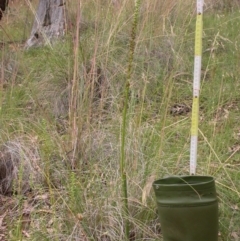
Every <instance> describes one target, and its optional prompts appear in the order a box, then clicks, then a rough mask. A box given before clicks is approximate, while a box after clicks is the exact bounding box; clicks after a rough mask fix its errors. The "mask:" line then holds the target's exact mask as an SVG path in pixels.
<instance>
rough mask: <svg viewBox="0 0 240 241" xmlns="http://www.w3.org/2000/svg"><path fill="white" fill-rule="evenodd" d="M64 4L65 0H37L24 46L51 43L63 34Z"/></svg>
mask: <svg viewBox="0 0 240 241" xmlns="http://www.w3.org/2000/svg"><path fill="white" fill-rule="evenodd" d="M0 1H1V0H0ZM65 4H66V1H65V0H39V5H38V9H37V12H36V13H35V21H34V24H33V28H32V31H31V35H30V37H29V39H28V40H27V42H26V44H25V48H30V47H33V46H34V47H36V46H41V45H51V43H52V41H53V40H55V39H57V38H59V37H62V36H64V34H65Z"/></svg>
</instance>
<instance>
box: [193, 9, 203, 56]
mask: <svg viewBox="0 0 240 241" xmlns="http://www.w3.org/2000/svg"><path fill="white" fill-rule="evenodd" d="M202 32H203V18H202V14H200V13H199V14H198V15H197V21H196V32H195V55H197V56H201V55H202Z"/></svg>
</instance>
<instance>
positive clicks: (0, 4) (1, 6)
mask: <svg viewBox="0 0 240 241" xmlns="http://www.w3.org/2000/svg"><path fill="white" fill-rule="evenodd" d="M7 5H8V0H0V20H1V19H2V16H3V12H4V11H5V9H6V7H7Z"/></svg>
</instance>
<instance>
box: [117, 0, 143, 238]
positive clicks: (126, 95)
mask: <svg viewBox="0 0 240 241" xmlns="http://www.w3.org/2000/svg"><path fill="white" fill-rule="evenodd" d="M139 6H140V0H136V1H135V10H134V19H133V24H132V32H131V39H130V46H129V57H128V69H127V77H126V83H125V89H124V106H123V112H122V129H121V160H120V172H121V180H122V191H123V198H124V208H123V211H124V212H123V213H124V217H125V220H124V221H125V235H126V238H127V239H129V237H130V235H129V234H130V223H129V219H128V217H129V208H128V191H127V190H128V189H127V175H126V159H125V144H126V132H127V112H128V103H129V97H130V80H131V76H132V66H133V57H134V51H135V46H136V32H137V24H138V15H139Z"/></svg>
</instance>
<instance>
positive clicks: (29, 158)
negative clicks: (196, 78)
mask: <svg viewBox="0 0 240 241" xmlns="http://www.w3.org/2000/svg"><path fill="white" fill-rule="evenodd" d="M36 3H37V1H32V2H30V1H25V2H24V1H22V2H20V1H13V2H12V3H11V2H10V6H9V9H8V11H7V12H6V13H5V15H4V18H3V19H2V21H1V23H0V49H1V51H0V58H1V61H0V80H1V83H0V84H1V86H0V146H1V149H0V161H1V162H3V159H4V160H5V161H6V160H9V168H10V169H9V170H12V169H14V168H15V169H17V170H18V171H16V172H14V173H12V176H11V178H12V179H11V180H9V179H10V178H9V177H8V175H7V173H3V172H2V171H1V170H2V169H1V168H2V164H1V163H0V184H1V190H0V191H1V199H0V203H1V207H0V231H2V234H1V232H0V239H1V237H2V240H64V241H65V240H76V241H77V240H81V241H88V240H98V241H117V240H131V241H133V240H148V241H150V240H156V241H157V240H159V241H160V240H162V234H161V228H160V224H159V221H158V216H157V210H156V203H155V198H154V194H153V191H152V189H151V185H152V182H153V181H154V180H155V179H156V178H161V177H164V176H167V175H185V174H188V173H189V149H190V125H191V103H192V79H193V61H194V36H195V33H194V31H195V1H190V0H188V1H170V0H166V1H158V0H151V1H140V6H139V7H140V8H139V16H138V21H137V26H136V29H135V30H136V39H135V41H134V44H135V48H134V52H133V59H132V63H131V74H129V73H128V68H129V64H130V63H129V61H130V60H129V59H130V58H129V51H130V50H129V49H130V46H129V45H130V44H131V41H132V37H131V32H132V23H133V18H134V11H135V10H134V9H135V8H134V1H127V0H123V1H106V0H82V1H81V12H79V11H78V10H77V9H78V7H77V6H78V1H68V2H67V5H66V7H67V10H68V17H67V23H68V28H67V34H66V37H65V38H64V39H62V40H59V41H58V42H57V43H55V44H53V45H51V46H49V45H47V46H44V47H39V48H33V49H29V50H25V49H24V41H25V40H26V38H27V36H28V34H29V33H30V30H31V27H32V23H33V18H34V17H33V13H32V12H31V10H30V9H31V8H30V7H29V4H33V6H34V7H36ZM77 12H78V13H77ZM79 13H81V16H80V15H78V17H79V18H80V27H79V29H78V28H77V24H76V18H77V14H79ZM239 18H240V15H239V6H238V1H225V0H222V1H220V0H215V1H214V0H211V1H210V0H209V1H206V3H205V9H204V33H203V45H204V46H203V65H202V82H201V93H200V123H199V149H198V168H197V174H198V175H211V176H213V177H214V178H215V180H216V184H217V192H218V198H219V211H220V212H219V240H222V241H227V240H239V239H240V228H239V220H240V214H239V208H240V206H239V199H240V171H239V166H240V161H239V159H238V158H240V127H239V120H240V114H239V108H240V96H239V90H240V81H239V74H240V67H239V64H240V63H239V53H240V52H239V51H240V50H239V48H240V42H239V31H238V29H239V22H240V21H239ZM78 35H79V41H78V42H77V43H76V39H78V38H77V36H78ZM76 46H77V48H76ZM126 81H128V82H129V86H128V88H129V91H128V96H127V98H126V95H125V94H124V91H125V86H126ZM126 99H127V100H128V101H127V103H126V102H125V101H126ZM124 108H127V109H126V116H125V122H126V123H125V124H126V125H125V130H126V131H125V132H124V136H125V143H124V150H123V149H121V147H122V133H123V132H122V122H123V118H122V117H123V111H124ZM121 150H122V151H124V175H125V174H126V181H127V187H128V188H127V200H128V204H127V206H128V211H127V212H124V211H123V210H125V208H126V206H124V205H125V204H124V200H125V197H123V195H122V192H123V190H122V181H123V180H122V179H123V175H122V173H121V172H122V170H121V165H120V160H121V157H122V154H123V153H122V152H121ZM13 162H14V163H13ZM6 163H8V162H6ZM15 169H14V170H15ZM125 171H126V172H125ZM8 178H9V179H8ZM26 190H27V191H26ZM126 225H129V236H130V237H129V238H128V237H126V232H125V228H126V227H125V226H126ZM1 235H2V236H1Z"/></svg>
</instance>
